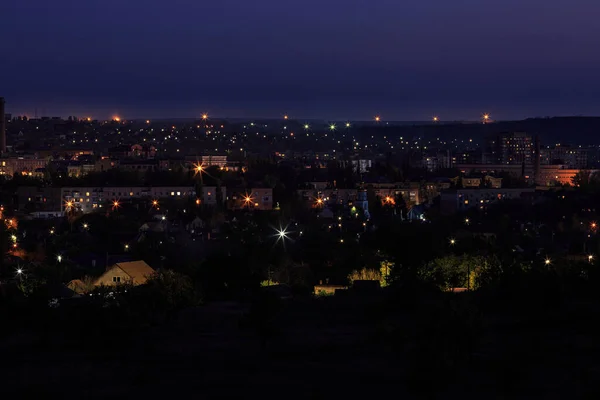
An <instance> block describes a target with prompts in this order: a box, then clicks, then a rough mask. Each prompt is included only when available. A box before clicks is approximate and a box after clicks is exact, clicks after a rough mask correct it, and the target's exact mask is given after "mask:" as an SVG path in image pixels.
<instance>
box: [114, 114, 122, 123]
mask: <svg viewBox="0 0 600 400" xmlns="http://www.w3.org/2000/svg"><path fill="white" fill-rule="evenodd" d="M113 121H115V122H121V118H120V117H117V116H116V115H115V116H114V117H113Z"/></svg>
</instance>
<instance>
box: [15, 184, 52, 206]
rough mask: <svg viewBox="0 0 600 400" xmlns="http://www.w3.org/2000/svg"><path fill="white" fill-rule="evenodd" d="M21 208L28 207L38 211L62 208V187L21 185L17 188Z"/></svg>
mask: <svg viewBox="0 0 600 400" xmlns="http://www.w3.org/2000/svg"><path fill="white" fill-rule="evenodd" d="M17 202H18V208H19V210H24V209H26V208H28V207H30V208H32V209H35V210H38V211H59V210H61V189H60V188H53V187H47V186H46V187H37V186H20V187H18V188H17Z"/></svg>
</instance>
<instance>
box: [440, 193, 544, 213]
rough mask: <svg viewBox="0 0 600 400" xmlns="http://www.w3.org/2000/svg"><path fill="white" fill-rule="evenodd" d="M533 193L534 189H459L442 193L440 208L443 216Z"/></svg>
mask: <svg viewBox="0 0 600 400" xmlns="http://www.w3.org/2000/svg"><path fill="white" fill-rule="evenodd" d="M533 193H535V189H534V188H525V189H459V190H451V191H448V192H443V193H442V195H441V202H440V208H441V211H442V213H444V214H452V213H455V212H458V211H464V210H468V209H470V208H475V207H480V208H481V207H486V206H488V205H490V204H493V203H495V202H497V201H499V200H511V199H512V200H515V199H521V198H522V197H523V195H524V194H533Z"/></svg>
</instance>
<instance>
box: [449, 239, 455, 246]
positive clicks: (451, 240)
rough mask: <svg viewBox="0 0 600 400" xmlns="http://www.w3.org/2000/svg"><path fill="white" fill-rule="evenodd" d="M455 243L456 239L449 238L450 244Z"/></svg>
mask: <svg viewBox="0 0 600 400" xmlns="http://www.w3.org/2000/svg"><path fill="white" fill-rule="evenodd" d="M455 244H456V239H454V238H450V245H451V246H454V245H455Z"/></svg>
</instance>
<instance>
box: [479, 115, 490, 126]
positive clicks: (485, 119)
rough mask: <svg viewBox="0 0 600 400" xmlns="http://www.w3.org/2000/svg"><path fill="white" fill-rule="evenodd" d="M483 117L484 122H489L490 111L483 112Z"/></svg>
mask: <svg viewBox="0 0 600 400" xmlns="http://www.w3.org/2000/svg"><path fill="white" fill-rule="evenodd" d="M481 119H482V120H483V123H484V124H485V123H487V122H489V120H490V114H488V113H485V114H483V115H482V116H481Z"/></svg>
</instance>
